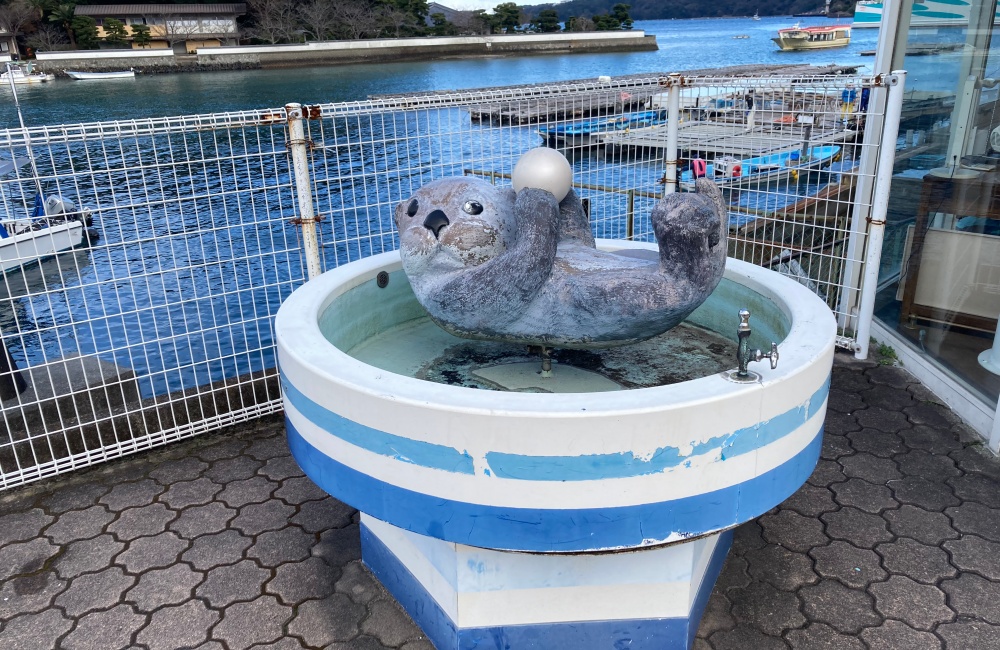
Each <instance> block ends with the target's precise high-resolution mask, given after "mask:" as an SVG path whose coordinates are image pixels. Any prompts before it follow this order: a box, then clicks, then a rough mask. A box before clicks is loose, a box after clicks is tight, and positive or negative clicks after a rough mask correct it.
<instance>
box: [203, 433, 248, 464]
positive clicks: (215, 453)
mask: <svg viewBox="0 0 1000 650" xmlns="http://www.w3.org/2000/svg"><path fill="white" fill-rule="evenodd" d="M246 446H247V443H246V442H245V441H243V440H238V439H236V438H223V439H220V440H219V442H216V443H215V444H212V445H209V446H207V447H202V448H201V449H198V450H197V451H195V454H196V455H197V456H198V458H200V459H202V460H204V461H206V462H209V463H211V462H213V461H217V460H222V459H224V458H236V457H237V456H239V455H240V454H241V453H243V450H244V449H246Z"/></svg>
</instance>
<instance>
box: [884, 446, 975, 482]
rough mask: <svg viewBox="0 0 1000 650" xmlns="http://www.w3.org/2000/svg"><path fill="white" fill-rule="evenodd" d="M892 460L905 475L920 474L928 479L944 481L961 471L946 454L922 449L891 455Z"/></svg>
mask: <svg viewBox="0 0 1000 650" xmlns="http://www.w3.org/2000/svg"><path fill="white" fill-rule="evenodd" d="M893 460H894V461H896V464H897V465H898V466H899V471H901V472H902V473H903V474H905V475H906V476H920V477H922V478H925V479H927V480H928V481H941V482H943V481H946V480H947V479H949V478H950V477H952V476H958V475H959V474H960V473H961V472H960V471H959V469H958V468H957V467H955V461H953V460H952V459H951V458H949V457H948V456H942V455H940V454H932V453H930V452H926V451H924V450H923V449H914V450H912V451H908V452H906V453H905V454H897V455H896V456H893Z"/></svg>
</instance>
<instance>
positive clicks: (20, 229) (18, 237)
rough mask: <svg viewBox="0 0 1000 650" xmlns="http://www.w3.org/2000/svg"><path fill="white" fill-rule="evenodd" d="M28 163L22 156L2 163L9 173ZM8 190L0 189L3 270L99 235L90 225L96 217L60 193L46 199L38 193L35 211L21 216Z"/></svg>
mask: <svg viewBox="0 0 1000 650" xmlns="http://www.w3.org/2000/svg"><path fill="white" fill-rule="evenodd" d="M27 162H28V159H27V158H18V159H15V160H8V161H5V162H2V163H0V176H5V175H7V174H9V173H11V172H13V171H14V170H16V169H17V168H18V167H20V166H21V165H24V164H25V163H27ZM13 203H14V202H12V201H11V200H10V199H9V198H8V197H7V195H6V193H3V192H0V206H2V210H3V211H2V213H0V273H7V272H9V271H14V270H16V269H19V268H21V267H24V266H28V265H31V264H35V263H38V262H41V261H42V260H45V259H48V258H50V257H52V256H53V255H56V254H58V253H61V252H63V251H68V250H71V249H73V248H77V247H78V246H81V245H83V244H84V243H85V242H89V241H90V240H91V239H92V238H93V237H94V236H95V235H94V233H93V232H91V230H90V228H91V226H92V225H93V216H92V215H91V211H90V210H87V209H79V208H78V207H77V206H76V204H74V203H73V202H72V201H70V200H68V199H66V198H64V197H62V196H58V195H51V196H49V197H48V198H43V195H42V194H41V192H39V193H37V194H36V195H35V206H34V210H33V211H32V213H31V214H30V215H25V216H23V217H19V216H18V215H17V214H16V212H15V211H14V210H13V209H12V204H13Z"/></svg>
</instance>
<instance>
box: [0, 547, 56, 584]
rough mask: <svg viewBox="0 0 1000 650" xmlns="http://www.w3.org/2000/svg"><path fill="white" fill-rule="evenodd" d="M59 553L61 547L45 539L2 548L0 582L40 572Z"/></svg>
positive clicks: (0, 548)
mask: <svg viewBox="0 0 1000 650" xmlns="http://www.w3.org/2000/svg"><path fill="white" fill-rule="evenodd" d="M58 552H59V547H58V546H56V545H55V544H52V543H51V542H49V540H47V539H45V538H44V537H37V538H35V539H32V540H30V541H27V542H14V543H13V544H8V545H6V546H4V547H0V580H5V579H7V578H9V577H11V576H16V575H19V574H23V573H34V572H36V571H39V570H40V569H41V568H42V567H43V566H45V563H46V562H48V560H49V558H51V557H52V556H53V555H55V554H56V553H58Z"/></svg>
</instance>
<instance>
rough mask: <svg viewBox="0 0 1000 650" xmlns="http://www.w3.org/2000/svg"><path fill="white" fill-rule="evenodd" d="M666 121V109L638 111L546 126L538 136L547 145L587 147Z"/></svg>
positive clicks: (539, 131)
mask: <svg viewBox="0 0 1000 650" xmlns="http://www.w3.org/2000/svg"><path fill="white" fill-rule="evenodd" d="M666 120H667V111H666V109H657V110H649V111H638V112H635V113H625V114H624V115H616V116H613V117H611V116H609V117H602V118H598V119H595V120H587V121H585V122H571V123H569V124H559V125H556V126H546V127H542V128H540V129H538V135H540V136H542V138H544V139H545V141H546V143H549V144H552V145H554V146H567V147H568V146H577V147H587V146H592V145H599V144H602V143H603V141H604V137H605V136H606V135H608V134H609V133H613V132H615V131H624V130H626V129H637V128H643V127H648V126H656V125H657V124H663V123H664V122H666Z"/></svg>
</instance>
